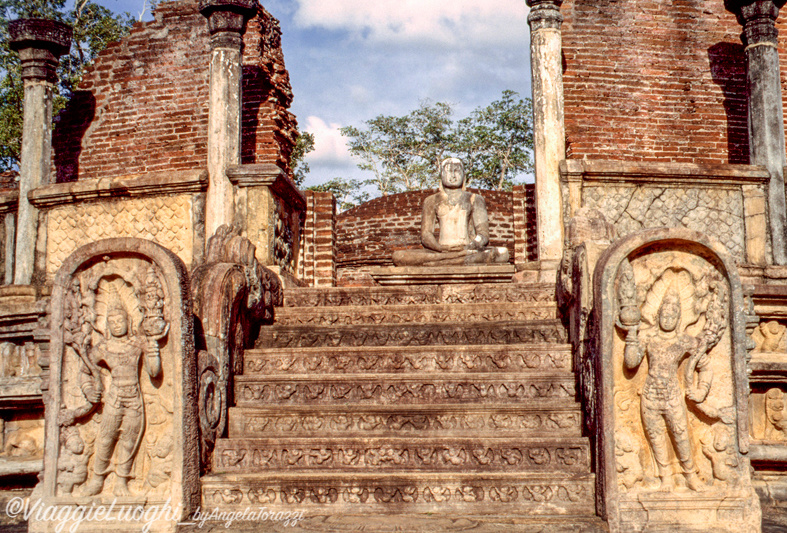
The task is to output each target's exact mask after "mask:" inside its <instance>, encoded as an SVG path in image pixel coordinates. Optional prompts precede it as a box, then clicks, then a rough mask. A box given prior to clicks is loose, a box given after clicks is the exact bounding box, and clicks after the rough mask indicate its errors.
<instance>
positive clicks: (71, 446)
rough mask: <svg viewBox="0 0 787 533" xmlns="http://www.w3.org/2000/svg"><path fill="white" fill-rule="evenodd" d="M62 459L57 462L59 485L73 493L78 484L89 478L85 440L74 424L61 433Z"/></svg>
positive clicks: (66, 491)
mask: <svg viewBox="0 0 787 533" xmlns="http://www.w3.org/2000/svg"><path fill="white" fill-rule="evenodd" d="M60 441H61V447H60V460H59V461H58V464H57V486H58V487H59V488H60V490H62V491H63V492H64V493H66V494H71V493H72V492H73V490H74V487H75V486H76V485H81V484H82V483H84V482H85V480H86V479H87V460H88V456H87V454H86V453H85V441H84V440H82V437H81V436H80V435H79V430H78V429H77V428H75V427H74V426H70V427H67V428H64V429H63V432H62V433H61V434H60Z"/></svg>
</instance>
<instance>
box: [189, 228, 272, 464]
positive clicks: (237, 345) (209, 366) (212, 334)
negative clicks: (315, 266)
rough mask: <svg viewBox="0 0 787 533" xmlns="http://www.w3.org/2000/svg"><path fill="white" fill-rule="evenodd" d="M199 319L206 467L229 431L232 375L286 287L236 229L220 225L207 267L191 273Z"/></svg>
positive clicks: (239, 369) (237, 371) (238, 371)
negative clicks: (215, 447) (254, 330)
mask: <svg viewBox="0 0 787 533" xmlns="http://www.w3.org/2000/svg"><path fill="white" fill-rule="evenodd" d="M191 277H192V279H191V291H192V296H193V299H194V315H195V316H196V318H197V319H198V320H199V321H200V324H201V326H202V327H201V332H202V335H201V336H200V338H199V346H198V348H199V349H200V352H199V356H198V360H197V363H198V369H197V372H198V375H199V393H198V396H199V397H198V405H199V422H200V437H201V441H200V442H201V446H200V451H201V464H202V466H203V468H207V467H208V466H209V465H210V457H211V453H212V450H213V446H214V444H215V442H216V439H217V438H219V437H221V436H222V435H223V434H224V432H225V429H226V426H227V409H228V407H229V401H230V398H231V394H230V392H231V387H232V376H234V375H237V374H241V373H242V372H243V353H244V350H245V349H246V348H247V347H248V346H247V345H248V344H249V342H250V340H251V339H252V337H253V336H254V335H253V332H252V328H258V327H259V326H260V324H265V323H269V322H270V321H271V320H272V319H273V309H274V306H275V305H280V304H281V284H280V283H279V280H278V278H277V277H276V276H275V275H274V274H273V273H272V272H271V271H270V270H268V269H267V268H265V267H263V266H262V265H260V263H259V261H257V259H256V256H255V246H254V245H253V244H252V243H251V241H249V240H248V239H247V238H245V237H243V236H241V234H240V230H239V229H238V228H236V227H234V226H228V225H223V226H220V227H219V228H218V229H217V230H216V233H215V234H214V235H213V236H212V237H211V238H210V240H209V241H208V247H207V257H206V261H205V264H203V265H200V266H199V267H197V268H196V269H194V271H193V272H192V276H191Z"/></svg>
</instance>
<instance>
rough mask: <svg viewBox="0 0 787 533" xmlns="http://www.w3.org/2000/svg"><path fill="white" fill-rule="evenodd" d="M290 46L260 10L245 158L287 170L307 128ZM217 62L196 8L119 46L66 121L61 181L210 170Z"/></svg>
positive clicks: (165, 15) (167, 10)
mask: <svg viewBox="0 0 787 533" xmlns="http://www.w3.org/2000/svg"><path fill="white" fill-rule="evenodd" d="M280 37H281V32H280V29H279V26H278V21H276V19H274V18H273V17H272V16H271V15H270V14H269V13H268V12H267V11H265V10H264V9H262V8H260V10H259V12H258V14H257V15H256V17H254V18H253V19H252V20H250V21H249V24H248V27H247V30H246V34H245V37H244V52H243V75H244V78H243V115H242V121H243V126H242V145H241V146H242V148H241V149H242V154H241V158H242V162H243V163H276V164H277V165H279V166H280V167H281V168H284V169H287V167H288V161H289V154H290V152H291V150H292V145H293V143H294V135H295V131H296V127H297V124H296V121H295V117H294V116H293V115H292V114H291V113H290V112H289V111H288V110H287V108H288V107H289V105H290V102H291V100H292V92H291V89H290V83H289V76H288V74H287V71H286V70H285V69H284V60H283V56H282V52H281V42H280ZM209 58H210V52H209V44H208V31H207V23H206V21H205V17H203V16H202V15H201V14H200V13H199V10H198V8H197V2H196V1H193V0H186V1H183V2H168V3H162V4H160V5H159V6H158V8H157V9H156V11H155V20H153V21H151V22H146V23H138V24H135V25H134V28H133V30H132V31H131V34H130V35H129V36H128V37H126V38H124V39H122V40H121V41H119V42H116V43H113V44H111V45H109V46H108V47H107V48H106V49H105V50H104V51H102V52H101V54H99V56H98V57H97V58H96V60H95V61H94V63H93V64H92V65H91V66H90V67H89V68H88V69H87V71H86V72H85V75H84V77H83V79H82V82H81V83H80V85H79V88H78V91H77V92H76V94H75V97H74V99H73V100H72V101H71V102H70V103H69V105H68V107H67V108H66V109H65V110H64V111H63V113H61V115H60V116H59V117H58V118H57V124H56V128H55V133H54V137H53V154H54V164H55V167H56V176H57V181H58V182H64V181H74V180H77V179H80V180H82V179H96V178H101V177H109V176H119V175H131V174H143V173H146V172H154V171H164V170H166V171H178V170H189V169H196V168H204V167H205V165H206V160H207V152H206V150H207V123H208V75H209V65H208V60H209ZM174 81H176V83H175V82H174Z"/></svg>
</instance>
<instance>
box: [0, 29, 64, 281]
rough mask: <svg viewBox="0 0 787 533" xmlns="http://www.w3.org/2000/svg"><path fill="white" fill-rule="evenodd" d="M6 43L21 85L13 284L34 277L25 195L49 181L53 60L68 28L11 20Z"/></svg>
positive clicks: (30, 214)
mask: <svg viewBox="0 0 787 533" xmlns="http://www.w3.org/2000/svg"><path fill="white" fill-rule="evenodd" d="M8 33H9V34H10V37H11V41H10V45H11V48H12V49H13V50H16V51H17V52H19V58H20V59H21V61H22V82H23V83H24V89H25V101H24V125H23V128H22V153H21V162H20V164H19V211H18V214H17V226H16V228H17V229H16V252H15V261H14V263H15V268H14V277H13V280H14V284H16V285H29V284H30V283H31V282H32V280H33V270H34V264H35V254H36V241H37V236H38V209H36V208H35V207H33V206H32V205H30V202H29V201H28V199H27V193H28V192H30V191H31V190H33V189H35V188H37V187H39V186H41V185H45V184H47V183H49V169H50V166H51V165H52V161H51V159H52V98H53V87H54V84H55V82H56V81H57V65H58V59H59V58H60V56H61V55H62V54H64V53H65V52H67V51H68V49H69V48H70V47H71V28H70V27H69V26H67V25H66V24H63V23H61V22H55V21H53V20H43V19H26V20H15V21H13V22H11V23H10V24H9V25H8Z"/></svg>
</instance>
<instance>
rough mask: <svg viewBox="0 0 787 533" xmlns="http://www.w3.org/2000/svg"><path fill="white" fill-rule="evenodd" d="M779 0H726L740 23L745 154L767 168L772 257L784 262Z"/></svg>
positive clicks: (786, 209)
mask: <svg viewBox="0 0 787 533" xmlns="http://www.w3.org/2000/svg"><path fill="white" fill-rule="evenodd" d="M784 3H785V1H784V0H727V2H726V6H727V9H729V10H730V11H732V12H734V13H735V14H736V15H737V17H738V22H740V24H741V25H742V26H743V28H744V30H743V35H742V36H741V38H742V40H743V44H744V45H745V46H746V66H747V69H746V70H747V84H748V91H747V92H748V96H749V159H750V162H751V164H753V165H764V166H765V167H766V168H767V169H768V171H769V172H770V173H771V181H770V185H769V187H768V210H769V213H768V215H769V218H770V222H771V241H772V247H773V262H774V263H775V264H777V265H787V242H785V241H787V236H785V231H787V206H786V205H785V194H784V166H785V165H786V164H787V158H785V151H784V113H783V111H782V106H783V103H782V91H781V83H780V74H779V50H778V41H777V35H778V31H777V30H776V18H777V17H778V16H779V9H780V8H781V7H782V6H783V5H784Z"/></svg>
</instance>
